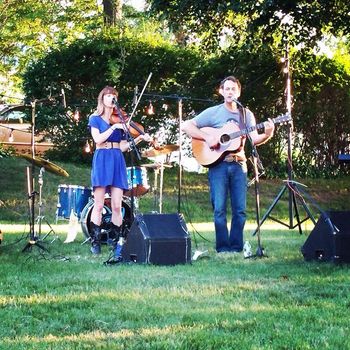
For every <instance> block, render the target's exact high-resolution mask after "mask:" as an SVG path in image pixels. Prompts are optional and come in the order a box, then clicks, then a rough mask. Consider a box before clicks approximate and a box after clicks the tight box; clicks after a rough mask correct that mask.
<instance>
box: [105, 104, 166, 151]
mask: <svg viewBox="0 0 350 350" xmlns="http://www.w3.org/2000/svg"><path fill="white" fill-rule="evenodd" d="M129 119H130V118H129V116H128V114H127V113H126V112H125V111H123V110H120V109H118V110H117V108H114V109H113V113H112V115H111V116H110V118H109V122H110V124H123V123H126V125H127V127H128V130H129V133H130V135H131V136H132V137H133V138H135V137H138V136H140V135H145V134H146V133H145V129H144V127H143V126H142V125H141V124H140V123H137V122H134V121H132V120H131V121H129ZM149 143H150V144H152V145H153V147H154V148H155V149H157V148H158V147H159V146H158V145H157V143H156V141H155V140H153V139H152V140H151V141H149Z"/></svg>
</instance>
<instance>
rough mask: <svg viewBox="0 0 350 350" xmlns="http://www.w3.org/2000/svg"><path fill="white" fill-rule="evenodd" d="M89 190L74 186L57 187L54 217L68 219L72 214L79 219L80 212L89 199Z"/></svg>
mask: <svg viewBox="0 0 350 350" xmlns="http://www.w3.org/2000/svg"><path fill="white" fill-rule="evenodd" d="M91 192H92V190H91V188H89V187H84V186H76V185H59V186H58V202H57V212H56V217H57V218H59V217H61V218H64V219H69V218H70V214H71V212H72V210H73V213H74V214H75V215H76V216H77V217H78V219H80V217H81V212H82V210H83V209H84V207H85V206H86V204H87V203H88V201H89V198H91Z"/></svg>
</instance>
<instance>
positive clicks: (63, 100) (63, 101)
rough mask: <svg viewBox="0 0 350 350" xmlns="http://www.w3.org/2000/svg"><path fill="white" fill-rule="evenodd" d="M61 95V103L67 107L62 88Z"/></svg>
mask: <svg viewBox="0 0 350 350" xmlns="http://www.w3.org/2000/svg"><path fill="white" fill-rule="evenodd" d="M61 95H62V103H63V107H64V108H67V103H66V94H65V93H64V89H63V88H62V89H61Z"/></svg>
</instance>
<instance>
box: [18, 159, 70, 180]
mask: <svg viewBox="0 0 350 350" xmlns="http://www.w3.org/2000/svg"><path fill="white" fill-rule="evenodd" d="M17 155H18V156H19V157H21V158H24V159H25V160H27V161H28V162H30V163H32V162H34V164H35V165H36V166H38V167H43V168H44V169H45V170H47V171H49V172H50V173H53V174H56V175H60V176H64V177H68V176H69V174H68V173H67V172H66V171H65V170H64V169H62V168H61V167H59V166H58V165H56V164H54V163H51V162H49V161H48V160H46V159H44V158H41V157H37V156H36V157H35V158H33V157H32V156H31V155H29V154H24V153H20V154H17Z"/></svg>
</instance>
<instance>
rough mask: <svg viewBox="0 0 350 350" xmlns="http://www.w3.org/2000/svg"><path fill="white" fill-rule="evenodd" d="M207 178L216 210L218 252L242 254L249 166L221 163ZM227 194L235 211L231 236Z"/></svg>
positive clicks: (211, 170)
mask: <svg viewBox="0 0 350 350" xmlns="http://www.w3.org/2000/svg"><path fill="white" fill-rule="evenodd" d="M208 178H209V184H210V197H211V203H212V206H213V209H214V224H215V233H216V251H217V252H225V251H237V252H240V251H242V249H243V229H244V225H245V221H246V198H247V165H246V163H243V164H241V163H237V162H225V161H222V162H220V163H219V164H218V165H216V166H214V167H211V168H210V169H209V173H208ZM228 195H230V199H231V211H232V220H231V230H230V235H229V234H228V228H227V219H226V207H227V197H228Z"/></svg>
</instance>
